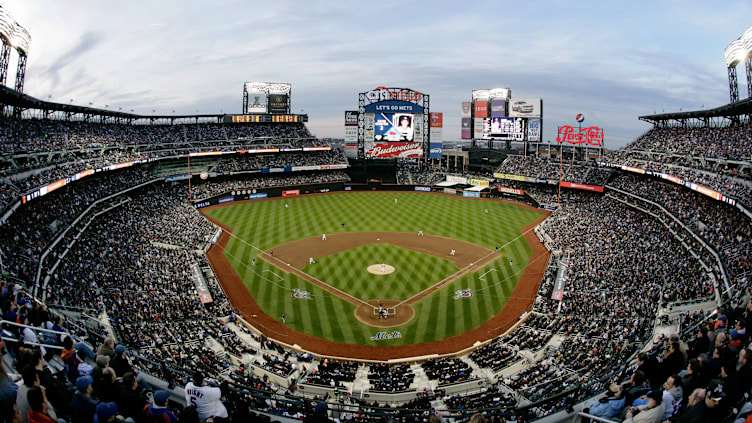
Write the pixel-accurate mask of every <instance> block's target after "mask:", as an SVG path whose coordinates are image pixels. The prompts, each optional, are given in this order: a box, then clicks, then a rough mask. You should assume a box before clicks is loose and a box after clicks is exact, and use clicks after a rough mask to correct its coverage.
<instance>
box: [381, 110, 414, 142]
mask: <svg viewBox="0 0 752 423" xmlns="http://www.w3.org/2000/svg"><path fill="white" fill-rule="evenodd" d="M414 139H415V115H413V114H408V113H375V114H374V140H376V141H390V142H394V141H413V140H414Z"/></svg>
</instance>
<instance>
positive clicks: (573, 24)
mask: <svg viewBox="0 0 752 423" xmlns="http://www.w3.org/2000/svg"><path fill="white" fill-rule="evenodd" d="M574 3H575V2H563V1H546V2H544V1H524V2H501V1H475V2H469V1H466V2H456V1H431V2H422V1H413V2H405V1H401V2H397V1H369V2H364V1H350V2H334V1H286V0H276V1H230V0H221V1H213V2H206V1H193V0H190V1H188V0H185V1H158V0H151V1H142V0H129V1H120V2H112V1H96V0H77V1H59V0H5V1H4V3H3V4H4V7H6V8H8V9H9V10H10V12H11V13H12V14H13V15H14V16H15V18H16V20H17V21H18V22H19V23H20V24H21V25H23V26H25V27H26V28H28V29H29V31H30V32H31V36H32V39H33V41H32V45H31V49H30V53H29V62H28V68H27V75H26V84H25V91H26V92H27V93H29V94H31V95H34V96H37V97H39V98H45V99H46V98H47V97H48V96H50V95H51V96H52V100H53V101H58V102H69V101H70V99H74V103H76V104H81V105H88V103H89V102H92V103H94V106H96V107H102V108H103V107H104V106H105V104H107V105H109V108H110V109H115V110H117V109H118V108H119V107H122V108H123V110H126V111H127V110H130V109H135V111H136V112H137V113H143V114H149V113H151V110H152V109H155V110H157V113H161V114H171V113H172V110H175V111H176V112H177V113H178V114H180V113H196V111H197V110H198V111H199V112H200V113H219V112H220V111H222V112H224V113H240V109H241V105H242V85H243V82H244V81H272V82H289V83H292V86H293V87H292V89H293V90H292V107H293V109H294V111H295V112H300V111H301V110H305V113H308V115H309V117H310V122H309V124H308V126H309V128H310V129H311V131H312V132H313V133H315V134H316V135H317V136H319V137H337V138H342V137H343V136H344V126H343V119H344V113H343V112H344V110H351V109H353V108H356V107H357V98H358V93H359V92H363V91H367V90H370V89H373V88H375V87H377V86H396V87H407V88H412V89H415V90H417V91H421V92H424V93H428V94H430V95H431V111H435V112H443V113H444V139H445V140H456V139H459V137H460V129H459V127H460V103H461V102H462V101H467V100H469V98H470V92H471V91H472V90H473V89H484V88H495V87H509V88H511V90H512V94H513V97H517V98H538V97H539V98H542V99H543V104H544V106H543V107H544V133H543V135H544V140H553V139H554V138H555V137H556V128H557V127H558V126H560V125H566V124H573V123H574V116H575V115H576V114H577V113H583V114H585V119H586V120H585V124H586V125H596V126H600V127H602V128H603V129H604V133H605V137H606V147H608V148H617V147H621V146H623V145H625V144H626V143H627V142H629V141H631V140H633V139H634V138H636V137H637V136H639V135H640V134H641V133H643V132H645V131H646V130H647V129H649V125H647V124H645V123H643V122H640V121H638V119H637V117H638V116H640V115H643V114H651V113H652V112H653V111H654V110H656V111H658V112H661V110H665V111H666V112H669V111H679V108H680V107H683V108H684V110H689V109H699V108H700V107H701V105H703V104H704V105H705V107H706V108H709V107H715V106H719V105H722V104H725V103H727V102H728V78H727V74H726V68H725V62H724V58H723V50H724V49H725V48H726V46H727V45H728V44H729V43H730V42H731V41H733V40H735V39H736V38H738V37H739V36H740V35H741V34H742V33H743V32H744V31H745V30H746V29H747V28H748V27H749V26H752V19H751V18H750V17H752V3H750V2H742V1H725V2H699V1H650V2H647V1H635V2H629V4H627V3H626V2H618V3H616V2H603V1H600V2H584V3H579V4H574ZM11 66H12V68H13V71H11V75H10V77H9V78H10V79H9V80H10V81H12V80H13V79H12V78H13V77H14V74H15V55H13V57H12V59H11ZM737 71H738V72H739V80H740V83H741V86H740V93H741V98H746V92H747V89H746V82H745V79H746V78H745V77H744V69H743V67H742V66H740V67H739V68H738V70H737ZM9 85H11V84H9Z"/></svg>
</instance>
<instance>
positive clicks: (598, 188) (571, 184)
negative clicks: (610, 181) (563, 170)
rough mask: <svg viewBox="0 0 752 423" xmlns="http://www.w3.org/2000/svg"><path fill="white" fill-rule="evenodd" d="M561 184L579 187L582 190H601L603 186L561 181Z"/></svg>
mask: <svg viewBox="0 0 752 423" xmlns="http://www.w3.org/2000/svg"><path fill="white" fill-rule="evenodd" d="M561 186H562V187H563V188H574V189H581V190H584V191H593V192H603V187H599V186H596V185H587V184H578V183H574V182H564V181H561Z"/></svg>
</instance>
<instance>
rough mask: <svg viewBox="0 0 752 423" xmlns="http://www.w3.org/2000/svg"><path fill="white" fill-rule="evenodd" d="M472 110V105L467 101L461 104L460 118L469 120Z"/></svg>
mask: <svg viewBox="0 0 752 423" xmlns="http://www.w3.org/2000/svg"><path fill="white" fill-rule="evenodd" d="M472 110H473V103H470V102H469V101H465V102H463V103H462V115H461V117H462V118H463V119H464V118H471V117H473V115H472Z"/></svg>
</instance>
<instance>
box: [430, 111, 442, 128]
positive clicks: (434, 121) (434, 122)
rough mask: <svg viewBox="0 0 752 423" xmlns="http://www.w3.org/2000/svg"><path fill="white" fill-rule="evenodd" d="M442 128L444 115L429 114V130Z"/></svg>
mask: <svg viewBox="0 0 752 423" xmlns="http://www.w3.org/2000/svg"><path fill="white" fill-rule="evenodd" d="M443 126H444V113H434V112H431V128H441V127H443Z"/></svg>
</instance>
